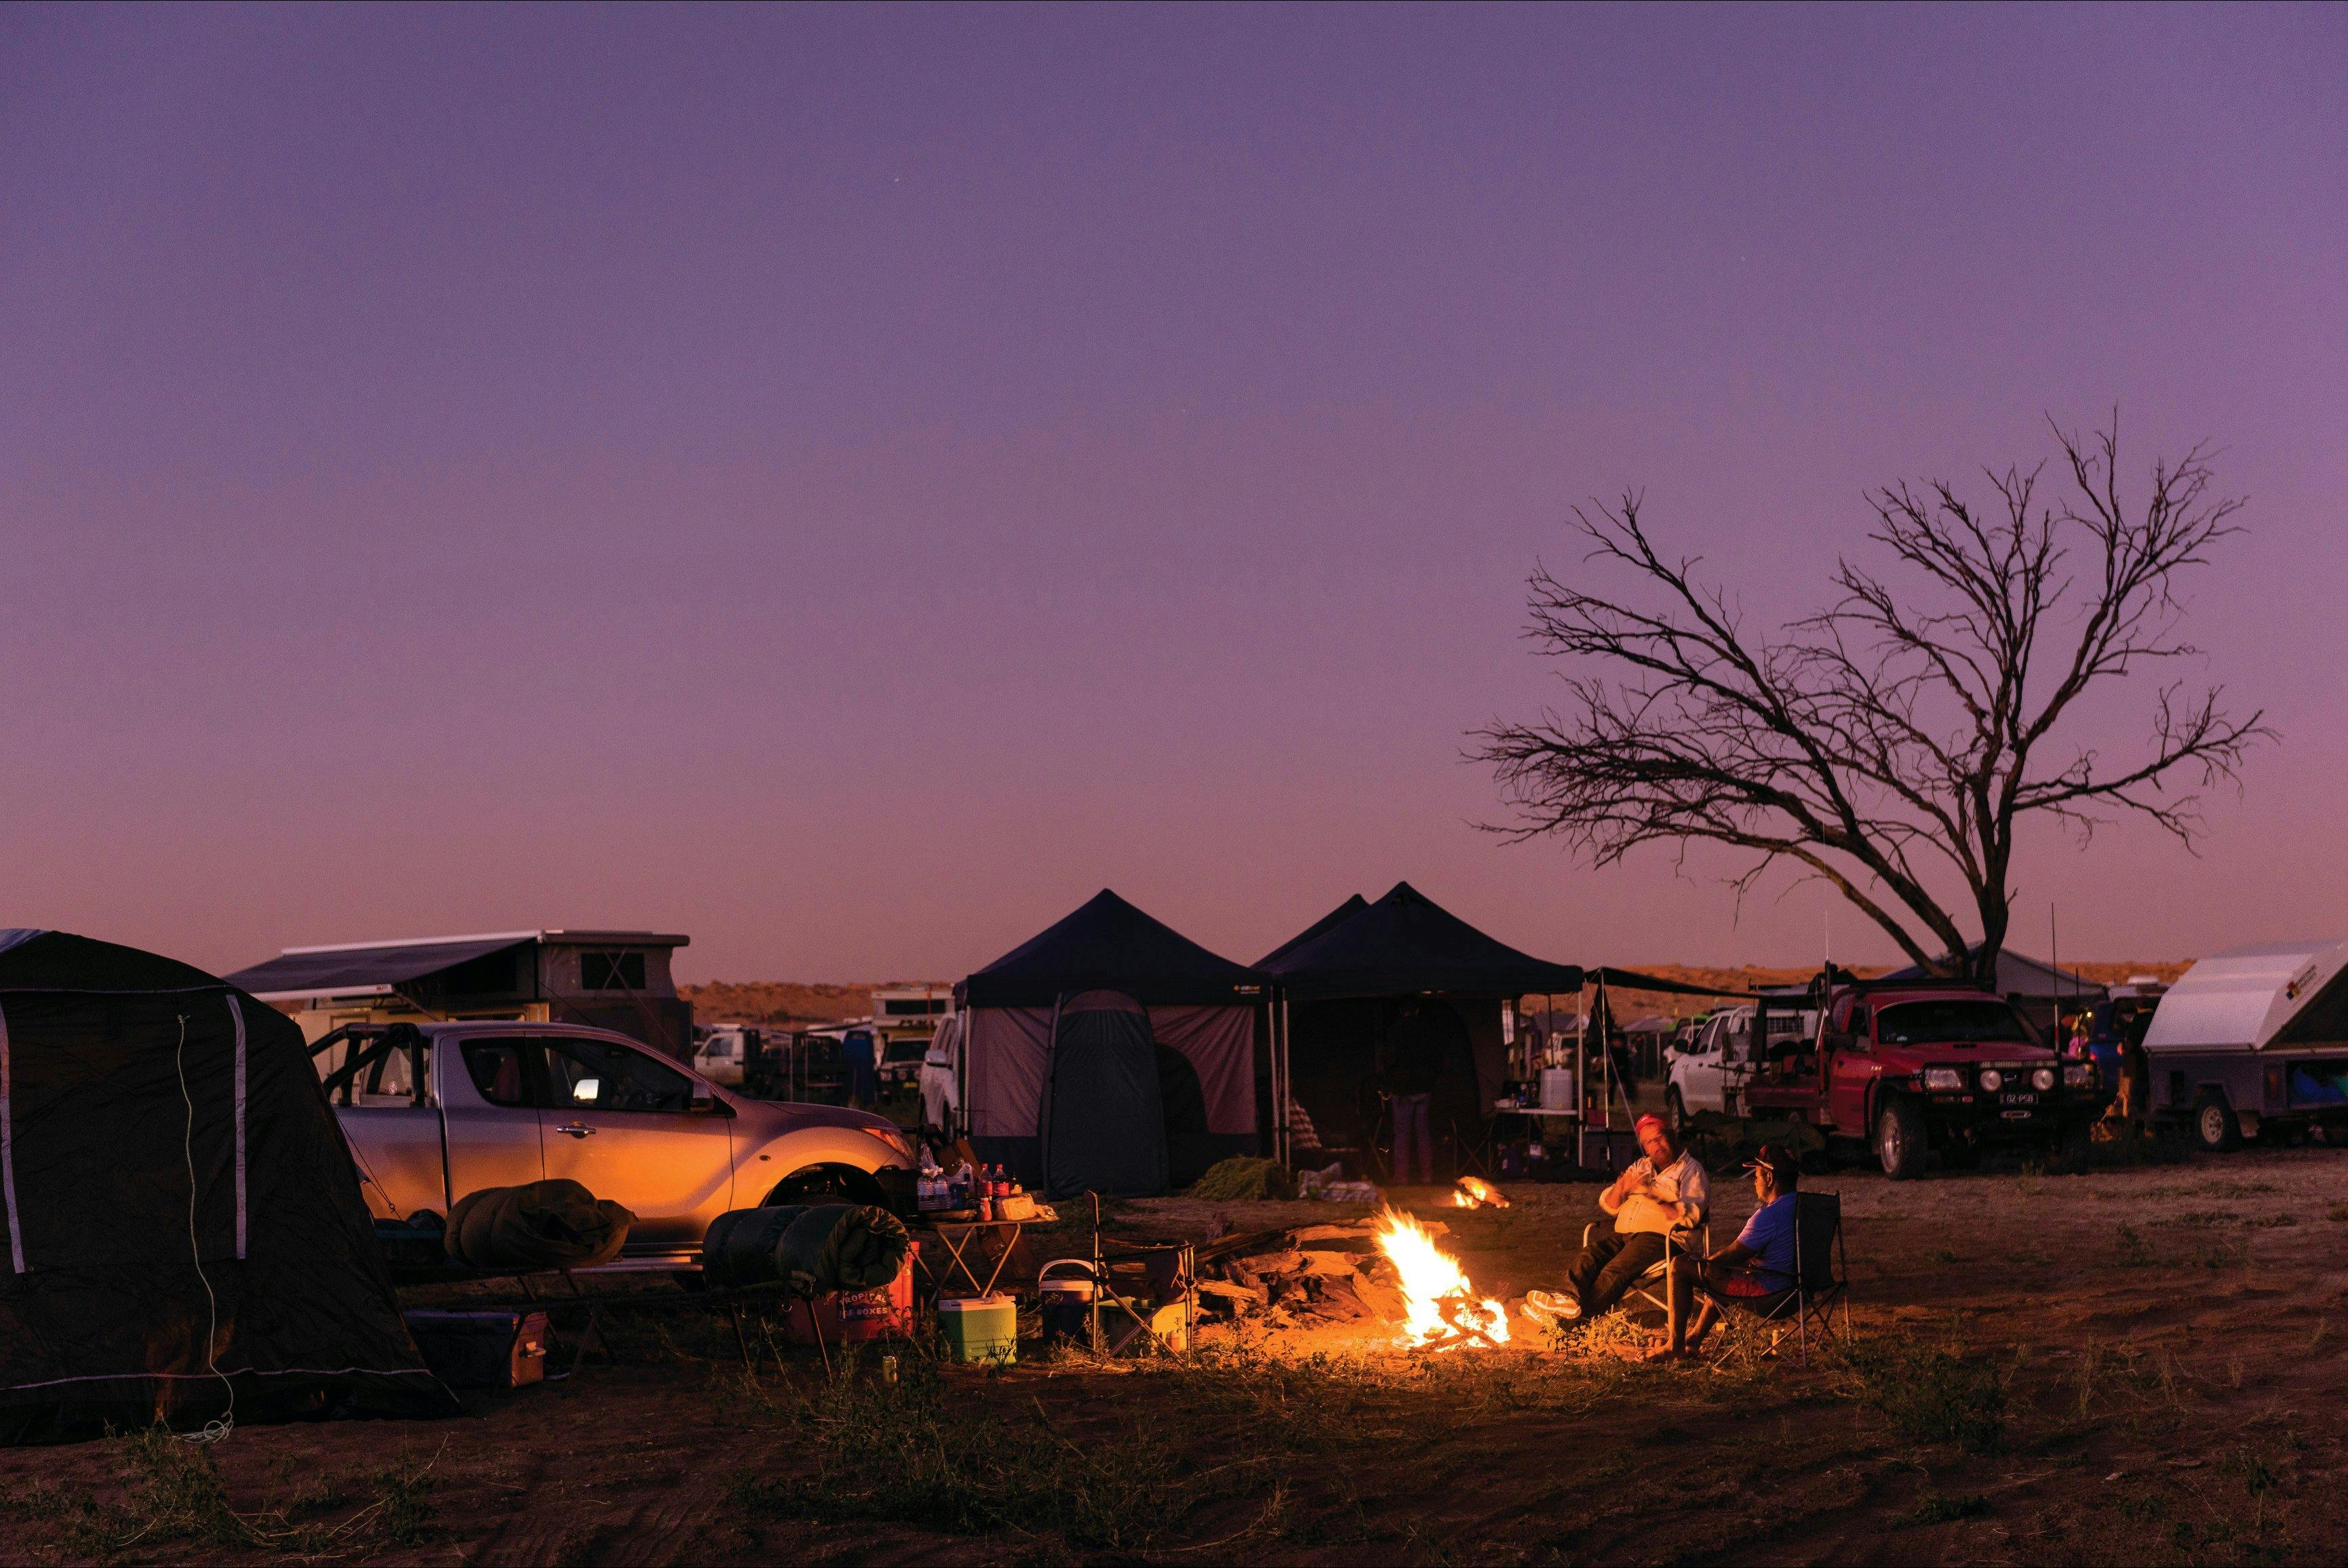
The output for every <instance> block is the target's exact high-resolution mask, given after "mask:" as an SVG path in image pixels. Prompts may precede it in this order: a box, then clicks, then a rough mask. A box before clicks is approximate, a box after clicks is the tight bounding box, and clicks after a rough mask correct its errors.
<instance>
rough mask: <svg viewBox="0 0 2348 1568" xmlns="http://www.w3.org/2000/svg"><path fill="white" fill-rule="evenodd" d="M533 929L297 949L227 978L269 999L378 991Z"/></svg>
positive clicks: (532, 937) (504, 945) (515, 940)
mask: <svg viewBox="0 0 2348 1568" xmlns="http://www.w3.org/2000/svg"><path fill="white" fill-rule="evenodd" d="M537 939H538V934H537V933H536V932H530V933H529V934H521V935H517V934H514V933H512V932H505V933H501V934H498V935H495V936H467V937H458V938H455V939H452V940H450V941H447V942H402V943H385V944H380V945H377V946H373V947H329V948H309V949H301V948H296V949H294V950H293V951H291V952H287V953H281V954H278V955H277V956H276V957H274V958H272V959H269V960H267V961H265V962H263V963H260V964H256V965H253V966H252V968H250V969H240V970H238V971H237V972H236V973H235V974H233V975H229V976H227V979H228V983H229V984H230V985H233V986H235V987H237V988H238V989H239V990H241V991H245V992H248V993H250V994H251V995H254V996H257V997H260V998H261V999H262V1000H263V1001H267V1000H269V999H270V998H272V997H273V996H317V995H329V994H332V993H335V992H341V993H345V994H349V993H355V992H368V991H372V992H376V993H381V992H385V991H388V990H391V989H392V988H394V987H395V986H398V985H406V984H407V983H408V982H410V981H413V980H421V979H423V978H424V977H425V976H426V975H437V974H438V973H439V972H440V971H441V970H443V969H452V968H454V967H456V966H457V965H459V964H465V963H469V962H470V961H471V960H473V959H476V958H481V957H485V956H487V955H488V954H492V953H501V952H503V951H505V950H506V949H508V948H510V947H520V946H521V945H523V944H525V943H530V942H535V941H536V940H537Z"/></svg>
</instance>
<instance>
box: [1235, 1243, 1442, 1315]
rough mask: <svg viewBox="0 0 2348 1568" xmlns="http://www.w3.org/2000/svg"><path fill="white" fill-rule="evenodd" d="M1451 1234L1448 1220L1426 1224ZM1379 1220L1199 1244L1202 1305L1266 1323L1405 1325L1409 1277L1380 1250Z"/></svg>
mask: <svg viewBox="0 0 2348 1568" xmlns="http://www.w3.org/2000/svg"><path fill="white" fill-rule="evenodd" d="M1422 1223H1423V1224H1424V1225H1425V1226H1426V1229H1427V1230H1429V1231H1431V1232H1434V1233H1439V1234H1446V1235H1447V1234H1449V1231H1448V1229H1447V1227H1446V1226H1445V1225H1444V1223H1443V1222H1442V1221H1440V1220H1432V1221H1426V1222H1422ZM1377 1230H1378V1227H1377V1222H1376V1221H1375V1220H1373V1219H1363V1220H1360V1221H1356V1222H1351V1223H1344V1224H1328V1225H1300V1226H1297V1227H1295V1228H1294V1229H1292V1230H1285V1231H1249V1232H1244V1233H1233V1234H1231V1235H1227V1236H1219V1237H1217V1238H1216V1239H1215V1240H1213V1241H1211V1242H1202V1243H1200V1245H1199V1253H1198V1256H1199V1305H1200V1307H1201V1308H1202V1309H1204V1310H1205V1311H1207V1312H1209V1313H1210V1314H1213V1315H1217V1316H1220V1317H1225V1318H1242V1319H1246V1320H1249V1321H1251V1322H1252V1323H1255V1324H1258V1325H1260V1326H1264V1327H1271V1328H1291V1327H1302V1326H1326V1325H1330V1324H1343V1323H1363V1324H1368V1323H1385V1324H1398V1323H1401V1322H1403V1321H1404V1319H1405V1318H1406V1316H1407V1315H1408V1309H1407V1308H1406V1305H1405V1304H1404V1301H1403V1294H1402V1281H1401V1276H1400V1275H1399V1274H1397V1273H1396V1271H1395V1265H1394V1264H1393V1262H1392V1261H1391V1260H1390V1259H1388V1258H1387V1257H1386V1255H1385V1253H1383V1252H1381V1251H1380V1250H1379V1246H1378V1235H1377Z"/></svg>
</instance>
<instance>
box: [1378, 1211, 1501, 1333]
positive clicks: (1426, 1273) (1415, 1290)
mask: <svg viewBox="0 0 2348 1568" xmlns="http://www.w3.org/2000/svg"><path fill="white" fill-rule="evenodd" d="M1378 1243H1379V1245H1380V1246H1381V1247H1382V1248H1384V1249H1385V1254H1386V1256H1387V1257H1388V1258H1390V1259H1392V1260H1393V1262H1394V1265H1395V1270H1396V1271H1397V1272H1398V1273H1399V1274H1401V1275H1402V1296H1403V1305H1404V1306H1405V1308H1406V1313H1407V1315H1406V1317H1405V1318H1404V1320H1403V1331H1402V1338H1401V1343H1402V1345H1403V1346H1404V1347H1405V1348H1406V1349H1412V1350H1452V1349H1457V1348H1458V1347H1459V1346H1463V1345H1483V1346H1495V1347H1497V1346H1502V1345H1506V1344H1507V1343H1508V1342H1509V1313H1508V1309H1507V1308H1506V1307H1504V1306H1502V1305H1500V1304H1499V1303H1498V1302H1497V1301H1493V1300H1490V1299H1485V1300H1483V1301H1480V1302H1479V1301H1478V1299H1477V1298H1476V1294H1475V1287H1474V1286H1472V1285H1471V1284H1468V1275H1467V1274H1466V1273H1465V1272H1463V1271H1462V1270H1461V1269H1460V1267H1459V1264H1458V1261H1457V1259H1455V1258H1453V1257H1452V1256H1451V1255H1450V1254H1449V1253H1446V1252H1444V1251H1443V1249H1442V1248H1440V1247H1438V1246H1437V1245H1436V1244H1435V1237H1434V1236H1433V1235H1432V1234H1431V1233H1429V1232H1428V1231H1427V1230H1426V1227H1425V1226H1423V1225H1421V1224H1420V1223H1419V1222H1417V1221H1416V1220H1414V1219H1412V1218H1411V1217H1410V1216H1409V1215H1407V1214H1405V1213H1401V1212H1398V1211H1395V1210H1393V1209H1389V1210H1387V1211H1386V1212H1385V1213H1384V1214H1382V1215H1380V1216H1379V1232H1378Z"/></svg>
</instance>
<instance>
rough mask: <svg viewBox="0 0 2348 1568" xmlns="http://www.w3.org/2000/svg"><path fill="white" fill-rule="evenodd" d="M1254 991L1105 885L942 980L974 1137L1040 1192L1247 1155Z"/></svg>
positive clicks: (1165, 1176)
mask: <svg viewBox="0 0 2348 1568" xmlns="http://www.w3.org/2000/svg"><path fill="white" fill-rule="evenodd" d="M1263 994H1264V986H1263V977H1262V975H1258V974H1257V973H1256V972H1255V971H1253V970H1251V969H1247V968H1244V967H1242V966H1241V965H1237V964H1233V963H1232V962H1231V960H1229V959H1227V958H1222V957H1219V956H1218V955H1216V954H1212V953H1210V952H1208V951H1207V950H1206V949H1205V948H1203V947H1201V946H1200V945H1199V944H1197V943H1195V942H1192V941H1191V940H1190V939H1189V938H1188V937H1186V936H1184V935H1182V934H1180V933H1179V932H1177V931H1175V930H1173V929H1172V928H1170V927H1169V926H1166V925H1163V924H1161V923H1159V922H1158V921H1155V920H1152V919H1151V918H1150V917H1149V916H1148V915H1147V914H1144V913H1142V912H1141V911H1139V910H1138V909H1136V908H1135V907H1134V906H1133V905H1131V904H1129V903H1126V902H1125V900H1123V899H1121V898H1119V897H1117V894H1116V893H1114V892H1108V891H1107V890H1106V889H1104V890H1103V891H1102V892H1100V893H1099V894H1098V895H1097V897H1095V898H1094V899H1092V900H1091V902H1089V903H1086V904H1085V905H1084V906H1083V907H1082V908H1080V909H1078V910H1077V911H1076V913H1073V914H1071V915H1069V916H1068V917H1067V918H1066V919H1065V920H1062V921H1061V922H1059V923H1057V924H1056V925H1053V926H1051V927H1050V928H1049V929H1047V930H1045V931H1044V932H1043V933H1041V934H1038V935H1037V936H1035V937H1034V938H1033V939H1031V940H1030V941H1028V942H1026V943H1025V944H1022V945H1020V946H1018V947H1015V948H1014V949H1012V951H1010V952H1009V953H1006V954H1004V955H1003V956H1002V957H1001V958H998V959H996V960H995V961H994V963H992V964H990V965H987V966H986V967H985V968H983V969H981V970H979V971H977V972H976V973H975V974H973V975H970V976H969V977H968V978H967V979H965V980H963V982H962V983H961V984H960V985H957V986H955V987H954V1005H955V1008H956V1010H957V1012H958V1013H960V1015H961V1016H962V1017H963V1020H964V1023H963V1028H964V1039H965V1040H966V1041H967V1042H968V1045H967V1048H966V1050H965V1051H964V1053H963V1084H962V1105H963V1116H964V1117H965V1119H966V1121H967V1125H968V1130H969V1133H970V1140H971V1143H972V1146H973V1148H974V1149H975V1150H977V1152H978V1157H979V1159H980V1160H982V1161H985V1162H987V1163H990V1164H992V1163H995V1162H998V1161H999V1162H1001V1163H1003V1164H1004V1165H1007V1166H1009V1167H1010V1168H1011V1169H1012V1170H1013V1171H1015V1172H1017V1173H1018V1175H1019V1177H1020V1179H1021V1180H1022V1181H1025V1182H1027V1183H1029V1184H1031V1185H1035V1186H1040V1187H1042V1188H1043V1189H1044V1190H1045V1191H1047V1192H1052V1193H1073V1192H1079V1191H1086V1190H1087V1189H1089V1190H1091V1191H1097V1192H1102V1193H1109V1194H1117V1195H1128V1196H1130V1195H1138V1194H1143V1193H1149V1192H1163V1191H1167V1190H1168V1189H1169V1187H1180V1186H1186V1185H1188V1184H1189V1182H1190V1181H1195V1180H1196V1179H1197V1177H1198V1175H1199V1173H1200V1171H1204V1170H1205V1169H1206V1168H1207V1166H1209V1165H1210V1164H1212V1163H1213V1162H1214V1161H1217V1160H1220V1159H1222V1158H1224V1157H1225V1156H1227V1155H1230V1154H1243V1153H1251V1152H1253V1151H1254V1150H1255V1148H1256V1129H1257V1119H1256V1118H1257V1109H1256V1108H1257V1098H1256V1065H1255V1064H1256V1048H1255V1042H1256V1037H1257V1016H1258V1013H1259V1011H1260V1009H1261V1008H1262V1004H1263Z"/></svg>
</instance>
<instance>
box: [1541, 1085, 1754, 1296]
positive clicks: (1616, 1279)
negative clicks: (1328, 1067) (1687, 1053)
mask: <svg viewBox="0 0 2348 1568" xmlns="http://www.w3.org/2000/svg"><path fill="white" fill-rule="evenodd" d="M1638 1133H1639V1147H1640V1148H1641V1149H1643V1150H1645V1151H1646V1152H1645V1153H1644V1154H1643V1155H1642V1156H1641V1157H1640V1158H1639V1159H1637V1160H1635V1161H1632V1162H1631V1165H1630V1168H1629V1169H1628V1170H1626V1171H1623V1172H1622V1174H1621V1175H1620V1176H1617V1177H1616V1178H1614V1183H1613V1185H1612V1186H1611V1187H1609V1188H1607V1189H1606V1191H1603V1192H1601V1193H1600V1194H1599V1195H1598V1206H1599V1207H1600V1208H1601V1209H1603V1210H1605V1211H1606V1212H1608V1213H1610V1214H1612V1215H1613V1216H1614V1232H1613V1233H1612V1235H1602V1236H1598V1237H1596V1238H1594V1239H1593V1240H1592V1241H1591V1243H1590V1244H1589V1245H1588V1246H1586V1247H1584V1248H1582V1249H1581V1251H1580V1252H1579V1253H1575V1254H1574V1256H1573V1259H1572V1261H1571V1262H1570V1263H1569V1264H1566V1267H1565V1289H1564V1290H1562V1291H1546V1290H1535V1291H1528V1292H1526V1293H1525V1315H1527V1316H1529V1317H1533V1318H1538V1319H1540V1320H1542V1321H1544V1322H1550V1323H1579V1322H1582V1321H1585V1320H1587V1319H1589V1318H1593V1317H1596V1316H1598V1315H1601V1314H1602V1313H1605V1312H1608V1311H1611V1310H1612V1308H1613V1305H1614V1304H1615V1303H1616V1302H1618V1301H1620V1300H1622V1293H1623V1292H1624V1291H1626V1290H1629V1289H1630V1288H1631V1286H1632V1284H1636V1283H1637V1281H1638V1278H1639V1276H1640V1275H1641V1274H1645V1273H1646V1272H1647V1271H1648V1270H1649V1269H1651V1268H1653V1267H1654V1266H1655V1265H1656V1264H1659V1263H1661V1262H1663V1253H1664V1243H1665V1241H1666V1239H1667V1238H1676V1239H1677V1240H1678V1241H1679V1242H1680V1243H1682V1244H1683V1245H1684V1243H1686V1241H1687V1238H1688V1237H1689V1236H1690V1235H1691V1234H1693V1233H1694V1231H1695V1228H1696V1227H1697V1226H1698V1225H1701V1224H1703V1223H1704V1211H1705V1210H1706V1209H1707V1208H1708V1207H1710V1205H1711V1202H1712V1185H1711V1181H1710V1180H1709V1179H1708V1178H1707V1177H1706V1176H1705V1175H1704V1166H1703V1165H1702V1164H1700V1163H1699V1162H1698V1161H1697V1160H1696V1158H1695V1156H1694V1155H1693V1154H1690V1153H1689V1152H1687V1150H1684V1149H1682V1148H1681V1147H1680V1146H1679V1144H1678V1143H1677V1142H1676V1141H1674V1140H1673V1137H1672V1131H1671V1129H1670V1128H1668V1127H1666V1126H1665V1125H1664V1124H1663V1118H1662V1117H1660V1116H1643V1117H1641V1118H1640V1119H1639V1122H1638Z"/></svg>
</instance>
